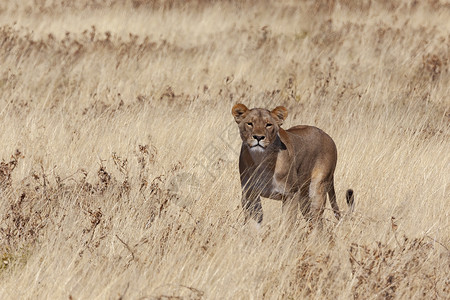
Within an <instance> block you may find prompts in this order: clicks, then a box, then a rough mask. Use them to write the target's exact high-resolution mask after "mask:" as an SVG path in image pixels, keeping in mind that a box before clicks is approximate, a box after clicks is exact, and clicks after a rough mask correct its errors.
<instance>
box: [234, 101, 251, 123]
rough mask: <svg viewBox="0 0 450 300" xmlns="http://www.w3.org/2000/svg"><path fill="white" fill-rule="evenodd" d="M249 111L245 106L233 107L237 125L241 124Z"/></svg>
mask: <svg viewBox="0 0 450 300" xmlns="http://www.w3.org/2000/svg"><path fill="white" fill-rule="evenodd" d="M247 111H248V108H247V106H245V105H244V104H241V103H238V104H235V105H234V106H233V108H232V109H231V113H232V114H233V116H234V120H235V121H236V123H238V124H239V123H241V121H242V117H243V116H244V114H245V113H246V112H247Z"/></svg>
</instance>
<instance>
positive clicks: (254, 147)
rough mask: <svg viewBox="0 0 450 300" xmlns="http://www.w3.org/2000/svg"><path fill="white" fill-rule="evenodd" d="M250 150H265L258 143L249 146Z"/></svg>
mask: <svg viewBox="0 0 450 300" xmlns="http://www.w3.org/2000/svg"><path fill="white" fill-rule="evenodd" d="M250 148H251V149H258V150H261V149H266V147H264V146H263V145H261V144H260V143H257V144H256V145H250Z"/></svg>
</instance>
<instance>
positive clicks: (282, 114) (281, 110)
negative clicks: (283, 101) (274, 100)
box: [271, 106, 288, 125]
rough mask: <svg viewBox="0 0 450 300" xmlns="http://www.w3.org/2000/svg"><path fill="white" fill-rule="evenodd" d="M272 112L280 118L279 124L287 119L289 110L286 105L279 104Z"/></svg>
mask: <svg viewBox="0 0 450 300" xmlns="http://www.w3.org/2000/svg"><path fill="white" fill-rule="evenodd" d="M271 113H272V114H273V115H274V116H275V117H277V118H278V120H279V121H278V125H281V124H283V122H284V120H286V118H287V115H288V111H287V109H286V107H284V106H277V107H275V108H274V109H273V110H272V111H271Z"/></svg>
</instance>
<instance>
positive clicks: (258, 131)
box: [231, 103, 287, 151]
mask: <svg viewBox="0 0 450 300" xmlns="http://www.w3.org/2000/svg"><path fill="white" fill-rule="evenodd" d="M231 113H232V114H233V116H234V119H235V120H236V123H237V124H238V126H239V131H240V133H241V138H242V141H243V142H244V144H246V145H247V146H248V147H249V148H250V149H251V150H255V151H264V150H265V149H267V147H268V146H270V145H271V144H272V143H273V142H274V141H275V140H276V137H277V134H278V131H279V130H280V126H281V125H282V124H283V121H284V120H285V119H286V117H287V109H286V108H285V107H283V106H278V107H276V108H274V109H273V110H272V111H269V110H267V109H263V108H253V109H248V108H247V107H246V106H245V105H244V104H240V103H239V104H236V105H234V106H233V108H232V110H231Z"/></svg>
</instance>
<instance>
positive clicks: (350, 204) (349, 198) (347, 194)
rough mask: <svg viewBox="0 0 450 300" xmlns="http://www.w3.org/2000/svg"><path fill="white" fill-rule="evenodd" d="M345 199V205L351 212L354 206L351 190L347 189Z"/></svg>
mask: <svg viewBox="0 0 450 300" xmlns="http://www.w3.org/2000/svg"><path fill="white" fill-rule="evenodd" d="M345 198H346V199H347V204H348V206H349V207H350V209H351V210H353V207H354V206H355V195H354V194H353V190H352V189H348V190H347V192H346V193H345Z"/></svg>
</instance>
